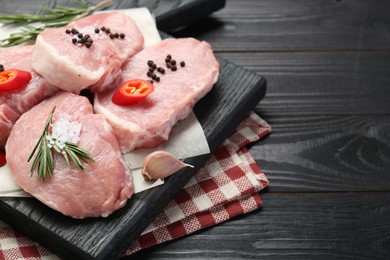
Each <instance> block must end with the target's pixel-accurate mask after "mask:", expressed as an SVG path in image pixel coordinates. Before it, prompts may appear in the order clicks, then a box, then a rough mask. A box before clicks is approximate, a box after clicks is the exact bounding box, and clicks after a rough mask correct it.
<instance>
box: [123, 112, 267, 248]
mask: <svg viewBox="0 0 390 260" xmlns="http://www.w3.org/2000/svg"><path fill="white" fill-rule="evenodd" d="M270 132H271V127H270V126H269V125H268V124H267V123H266V122H265V121H264V120H262V119H261V118H260V117H259V116H257V115H256V114H255V113H253V112H252V113H251V114H250V115H249V116H248V118H247V119H246V120H244V121H243V122H241V124H240V125H239V127H238V128H237V129H236V131H235V132H234V133H233V134H232V135H231V136H230V137H229V138H228V139H227V140H225V142H224V143H223V145H222V146H221V147H220V148H219V149H218V151H217V152H216V153H215V154H214V155H212V156H211V158H210V159H209V160H208V161H207V163H206V164H205V166H204V167H202V168H201V169H200V170H199V171H198V172H197V174H196V175H195V176H194V177H192V179H191V180H190V181H189V182H188V183H187V185H186V186H185V187H184V188H183V189H182V190H181V191H180V192H179V194H177V195H176V197H175V199H174V200H173V201H171V202H170V203H169V204H168V205H167V206H166V207H165V209H164V211H163V212H162V213H161V214H160V215H158V216H157V218H156V220H155V221H154V222H153V223H152V224H150V225H149V226H148V227H147V228H146V230H145V231H144V232H143V233H142V235H141V236H140V237H139V238H138V240H137V241H136V242H135V243H134V244H133V245H132V246H130V248H129V249H128V250H127V251H126V252H125V255H129V254H132V253H134V252H136V251H138V250H141V249H145V248H147V247H150V246H153V245H156V244H160V243H163V242H165V241H169V240H173V239H176V238H178V237H182V236H185V235H188V234H191V233H193V232H195V231H197V230H199V229H202V228H205V227H207V226H211V225H215V224H217V223H220V222H223V221H226V220H228V219H230V218H232V217H235V216H237V215H241V214H244V213H247V212H250V211H252V210H255V209H257V208H259V207H260V206H261V204H262V201H261V199H260V196H259V194H258V191H259V190H261V189H263V188H264V187H266V186H267V184H268V180H267V178H266V177H265V175H264V174H263V173H262V171H261V170H260V169H259V167H258V166H257V164H256V162H255V161H254V160H253V158H252V156H251V155H250V153H249V152H248V150H247V149H246V147H245V146H246V145H247V144H248V143H251V142H254V141H257V140H258V139H260V138H262V137H264V136H265V135H267V134H269V133H270Z"/></svg>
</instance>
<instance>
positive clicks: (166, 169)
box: [141, 151, 194, 181]
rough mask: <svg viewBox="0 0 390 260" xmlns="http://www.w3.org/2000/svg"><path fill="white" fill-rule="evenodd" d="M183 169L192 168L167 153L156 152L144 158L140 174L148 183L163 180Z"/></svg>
mask: <svg viewBox="0 0 390 260" xmlns="http://www.w3.org/2000/svg"><path fill="white" fill-rule="evenodd" d="M185 167H192V168H194V166H192V165H190V164H186V163H183V162H182V161H180V160H178V159H177V158H176V157H175V156H173V155H172V154H170V153H168V152H165V151H156V152H153V153H150V154H149V155H148V156H146V157H145V159H144V162H143V165H142V172H141V173H142V176H143V177H144V179H145V180H147V181H150V180H157V179H163V178H165V177H168V176H170V175H171V174H173V173H175V172H177V171H178V170H180V169H182V168H185Z"/></svg>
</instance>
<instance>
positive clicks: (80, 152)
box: [27, 107, 95, 180]
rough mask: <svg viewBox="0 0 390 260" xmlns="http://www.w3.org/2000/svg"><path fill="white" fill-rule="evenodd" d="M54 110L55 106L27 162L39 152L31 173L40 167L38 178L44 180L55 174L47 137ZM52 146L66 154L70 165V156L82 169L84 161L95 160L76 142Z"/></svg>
mask: <svg viewBox="0 0 390 260" xmlns="http://www.w3.org/2000/svg"><path fill="white" fill-rule="evenodd" d="M54 110H55V107H54V108H53V110H52V111H51V112H50V115H49V117H48V118H47V120H46V123H45V127H44V130H43V132H42V134H41V136H40V138H39V140H38V142H37V144H36V145H35V147H34V149H33V151H32V152H31V154H30V156H29V157H28V160H27V162H30V160H31V159H32V158H33V156H34V154H35V153H36V152H37V154H36V156H35V158H34V160H33V163H32V165H31V169H30V175H31V176H33V174H34V171H35V169H36V168H38V170H37V172H38V173H37V174H38V179H42V180H43V179H44V178H45V177H46V176H47V175H49V177H52V176H53V167H54V164H53V154H52V150H51V149H50V147H49V144H48V138H47V137H49V136H50V133H49V128H50V125H51V123H52V119H53V113H54ZM52 147H53V148H54V150H55V151H56V152H58V153H60V154H62V155H63V156H64V159H65V162H66V164H67V165H68V166H70V160H69V157H70V159H71V160H72V161H73V163H74V164H75V165H76V167H77V168H78V169H80V170H85V166H84V165H83V162H84V163H86V162H88V161H91V162H95V160H94V159H93V158H92V156H91V154H90V153H89V152H88V151H86V150H84V149H82V148H80V147H78V146H77V145H76V144H74V143H70V142H66V143H65V146H64V148H62V149H61V148H60V147H58V146H57V145H56V144H53V145H52Z"/></svg>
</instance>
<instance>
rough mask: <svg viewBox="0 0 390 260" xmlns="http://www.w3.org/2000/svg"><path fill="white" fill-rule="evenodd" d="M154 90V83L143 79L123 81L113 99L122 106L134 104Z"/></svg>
mask: <svg viewBox="0 0 390 260" xmlns="http://www.w3.org/2000/svg"><path fill="white" fill-rule="evenodd" d="M153 91H154V87H153V84H152V83H150V82H148V81H146V80H143V79H132V80H129V81H126V82H125V83H123V84H122V86H121V87H120V88H119V89H118V90H117V91H116V92H115V93H114V95H113V96H112V99H111V100H112V102H113V103H115V104H117V105H120V106H127V105H133V104H136V103H138V102H140V101H141V100H143V99H144V98H146V97H147V96H148V95H149V94H150V93H152V92H153Z"/></svg>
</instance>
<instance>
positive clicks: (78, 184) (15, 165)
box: [6, 91, 134, 218]
mask: <svg viewBox="0 0 390 260" xmlns="http://www.w3.org/2000/svg"><path fill="white" fill-rule="evenodd" d="M54 106H56V109H55V112H54V115H53V121H52V122H53V123H55V122H56V120H58V118H59V117H60V116H61V115H64V114H68V115H69V116H70V121H71V122H78V123H81V124H82V128H81V132H80V140H79V142H78V143H77V145H78V146H79V147H81V148H84V149H86V150H87V151H89V152H90V153H91V155H92V158H93V159H94V160H95V162H88V164H85V166H86V169H85V170H79V169H78V168H76V166H74V164H73V163H72V162H71V165H70V167H68V166H67V165H66V163H65V160H64V158H63V156H62V155H60V154H58V153H57V152H55V151H54V149H52V150H53V157H54V172H53V177H52V178H50V177H48V176H47V177H46V178H45V179H44V180H42V179H38V178H37V172H36V170H35V172H34V174H33V176H30V167H31V164H32V161H33V160H31V161H30V163H27V159H28V157H29V155H30V153H31V152H32V149H33V148H34V146H35V144H36V143H37V141H38V140H39V137H40V135H41V134H42V132H43V128H44V125H45V122H46V120H47V118H48V116H49V114H50V112H51V111H52V109H53V107H54ZM6 152H7V162H8V166H9V168H10V169H11V172H12V174H13V176H14V178H15V181H16V182H17V183H18V184H19V185H20V186H21V187H22V188H23V189H24V190H25V191H26V192H28V193H30V194H31V195H33V196H34V197H36V198H37V199H39V200H40V201H42V202H43V203H45V204H46V205H47V206H49V207H51V208H53V209H55V210H57V211H59V212H61V213H63V214H64V215H67V216H71V217H73V218H86V217H98V216H107V215H109V214H111V213H112V212H113V211H115V210H116V209H119V208H121V207H123V206H124V205H125V204H126V201H127V200H128V198H130V197H131V195H132V194H133V192H134V189H133V184H132V180H131V173H130V171H129V170H128V168H127V166H126V164H125V162H124V161H123V159H122V155H121V152H120V149H119V144H118V141H117V140H116V138H115V136H114V134H113V132H112V128H111V126H110V125H109V124H108V123H107V122H106V120H105V119H104V117H103V116H101V115H96V114H93V110H92V105H91V104H90V103H89V101H88V99H87V98H85V97H83V96H78V95H75V94H72V93H68V92H63V91H61V92H59V93H58V94H56V95H55V96H54V97H51V98H49V99H46V100H44V101H42V102H41V103H40V104H38V105H36V106H35V107H33V108H32V109H30V110H29V111H28V112H26V113H24V114H23V115H22V116H21V117H20V119H19V120H18V121H17V122H16V124H15V126H14V127H13V129H12V131H11V134H10V136H9V139H8V142H7V145H6Z"/></svg>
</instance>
